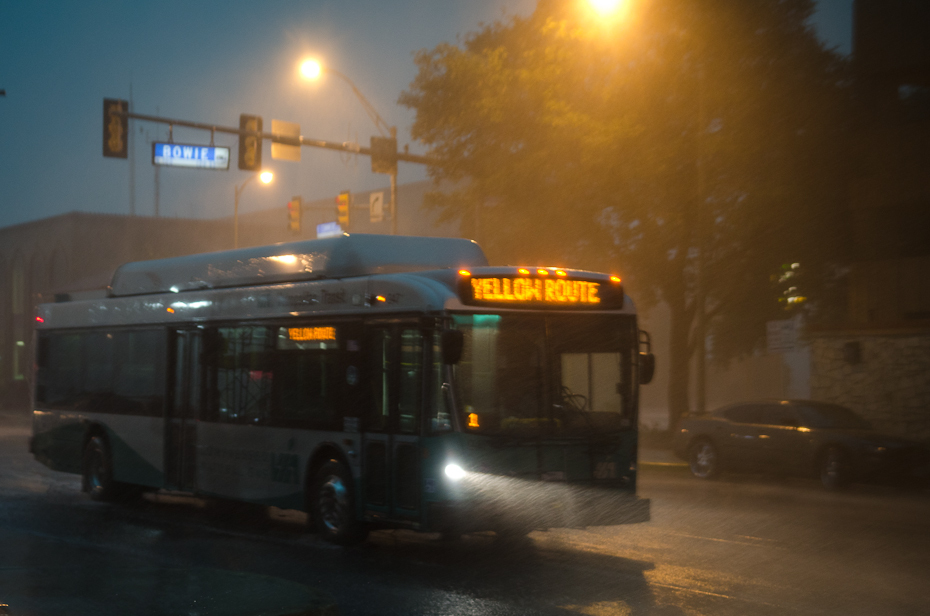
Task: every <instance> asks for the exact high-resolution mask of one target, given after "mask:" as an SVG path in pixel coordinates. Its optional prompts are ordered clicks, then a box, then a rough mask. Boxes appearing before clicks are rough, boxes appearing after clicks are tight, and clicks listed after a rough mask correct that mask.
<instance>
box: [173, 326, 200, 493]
mask: <svg viewBox="0 0 930 616" xmlns="http://www.w3.org/2000/svg"><path fill="white" fill-rule="evenodd" d="M201 344H202V341H201V336H200V332H199V331H196V330H178V331H176V332H175V334H174V373H173V375H172V379H171V383H172V388H171V389H172V391H171V392H170V397H169V404H168V421H167V427H166V431H167V434H166V438H165V487H166V488H168V489H171V490H185V491H193V490H194V488H195V485H194V477H195V468H196V467H195V463H196V460H195V452H196V444H197V415H198V409H199V408H200V351H201Z"/></svg>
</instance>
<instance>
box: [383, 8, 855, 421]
mask: <svg viewBox="0 0 930 616" xmlns="http://www.w3.org/2000/svg"><path fill="white" fill-rule="evenodd" d="M624 6H625V7H626V10H624V11H622V12H621V13H619V14H616V15H613V16H610V17H606V18H605V17H599V16H597V15H596V14H595V13H594V12H593V11H591V10H590V9H588V8H587V3H585V2H579V1H578V0H540V1H539V4H538V6H537V7H536V10H535V11H534V13H533V14H532V15H530V16H529V17H526V18H519V17H512V18H509V19H507V20H505V21H500V22H495V23H493V24H490V25H486V26H483V27H482V28H481V29H480V30H479V31H477V32H474V33H472V34H470V35H468V36H467V37H465V38H464V39H463V41H462V42H461V43H460V44H459V45H452V44H442V45H439V46H438V47H436V48H435V49H433V50H429V51H421V52H419V53H418V54H417V56H416V63H417V65H418V67H419V72H418V75H417V77H416V78H415V80H414V81H413V83H412V84H411V85H410V87H409V89H408V90H407V91H406V92H404V93H403V94H402V96H401V99H400V102H401V104H404V105H406V106H408V107H411V108H413V109H415V110H416V121H415V123H414V126H413V136H414V138H416V139H419V140H421V141H422V142H424V143H426V144H427V145H428V146H429V148H430V153H431V154H432V156H434V157H436V158H437V160H438V164H437V165H436V166H435V167H433V169H432V171H431V173H432V175H433V177H434V179H436V180H437V181H441V180H452V181H453V182H455V184H454V186H456V188H455V189H454V190H453V191H451V192H441V191H435V192H433V193H431V195H430V201H431V203H433V204H434V205H435V206H436V207H440V208H442V209H443V210H444V213H445V214H446V215H447V216H449V217H459V218H461V219H462V221H463V223H464V228H465V229H466V230H470V231H471V233H472V235H473V236H474V237H476V238H477V239H478V240H479V241H480V242H481V243H482V245H484V246H485V248H486V250H487V251H488V252H489V254H490V256H491V258H492V259H493V260H495V261H497V262H509V263H514V264H518V263H534V264H535V263H547V264H558V265H563V264H564V265H572V266H573V267H574V266H578V265H581V266H584V267H589V268H592V269H599V270H607V271H611V272H619V273H621V274H622V275H623V277H624V279H625V280H626V281H627V283H628V286H629V287H630V288H631V289H633V290H634V293H635V296H636V297H637V298H640V299H641V304H644V305H645V306H649V305H651V304H653V303H655V302H657V301H664V302H665V303H667V305H668V307H669V310H670V315H671V324H670V338H671V343H670V348H669V350H668V352H669V358H670V374H669V392H668V393H669V400H668V402H669V412H670V419H671V421H672V422H674V421H675V420H676V419H677V418H678V417H679V416H680V415H681V414H682V413H684V412H686V411H687V409H688V407H689V396H688V382H689V374H690V372H689V371H690V364H691V358H692V357H693V355H694V353H695V351H696V350H698V352H701V351H702V350H703V344H702V341H703V340H708V339H709V340H710V341H711V345H710V346H711V350H710V354H711V355H712V356H713V357H714V358H715V359H717V360H721V361H726V360H729V359H730V358H732V357H734V356H737V355H739V354H741V353H747V352H750V351H752V350H753V349H754V348H756V347H757V346H758V345H759V344H760V341H761V340H762V339H763V337H764V333H765V321H766V320H768V319H771V318H779V315H780V314H783V313H781V312H780V311H781V310H782V309H783V307H784V304H780V303H779V302H778V301H776V299H777V298H776V295H777V293H779V292H781V289H779V288H777V285H776V284H774V283H773V279H772V277H773V276H774V275H777V273H778V272H779V271H780V268H781V266H782V265H783V264H784V263H786V262H787V263H801V264H802V267H801V270H800V271H803V272H804V273H805V276H806V278H807V281H806V283H807V289H806V294H807V295H813V296H816V295H817V289H819V288H820V287H821V286H822V283H823V282H824V281H825V280H826V279H827V273H828V272H829V271H830V270H829V267H830V266H831V260H832V259H833V258H835V256H836V255H837V254H838V250H839V245H840V242H841V239H840V238H841V237H842V233H841V231H842V225H841V222H840V221H841V220H843V217H842V216H841V208H842V207H843V205H844V203H845V199H844V192H845V190H844V186H845V178H844V165H843V163H842V161H843V160H844V157H843V152H844V147H845V144H844V143H843V134H844V129H845V125H844V118H845V117H846V110H847V105H846V102H845V100H846V95H847V91H848V88H847V87H846V77H845V75H846V66H845V63H844V62H843V60H842V59H841V58H839V57H838V56H837V55H836V54H834V53H832V52H831V51H829V50H826V49H824V48H823V46H822V45H821V43H820V42H819V41H818V40H817V38H816V37H815V35H814V33H813V32H812V30H811V28H810V27H809V26H808V25H807V24H808V20H809V18H810V16H811V13H812V2H811V1H810V0H627V2H626V3H625V4H624ZM795 295H797V293H796V294H795ZM701 308H703V310H704V315H703V316H704V322H705V323H706V330H705V331H706V335H705V336H701V335H699V332H700V331H701V329H700V327H697V326H696V324H700V323H701V318H700V317H701V315H700V312H699V310H700V309H701Z"/></svg>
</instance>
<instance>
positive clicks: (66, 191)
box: [0, 0, 853, 227]
mask: <svg viewBox="0 0 930 616" xmlns="http://www.w3.org/2000/svg"><path fill="white" fill-rule="evenodd" d="M577 1H582V0H577ZM852 1H853V0H820V1H819V2H818V11H817V14H816V15H815V17H814V19H813V24H812V25H813V26H814V27H815V29H816V30H817V32H818V34H819V36H820V37H821V38H822V39H823V40H824V42H825V43H826V44H827V45H828V46H829V47H835V48H836V49H838V50H839V51H840V52H842V53H849V52H850V47H851V29H852V15H851V13H852ZM535 4H536V3H535V0H389V1H386V0H299V1H296V0H265V1H262V2H259V1H256V0H180V1H176V0H146V1H140V0H136V1H133V0H73V1H70V2H65V1H49V0H0V89H5V90H6V96H5V97H0V227H6V226H10V225H15V224H19V223H23V222H28V221H33V220H38V219H42V218H47V217H51V216H56V215H60V214H64V213H67V212H71V211H84V212H100V213H112V214H129V213H130V212H131V211H134V212H135V214H137V215H141V216H152V215H154V213H155V210H154V205H155V198H154V195H155V172H154V167H153V165H152V164H151V145H150V143H151V141H153V140H161V141H165V140H167V127H166V126H165V125H163V124H155V123H149V122H140V121H131V122H130V129H131V132H132V135H133V143H132V146H133V147H132V157H131V159H130V160H122V159H110V158H104V157H103V156H102V114H103V99H104V98H120V99H130V98H131V100H132V105H133V110H134V111H135V112H137V113H142V114H148V115H158V116H161V117H166V118H174V119H180V120H187V121H193V122H203V123H208V124H212V125H220V126H233V127H236V126H238V122H239V114H241V113H250V114H255V115H260V116H262V118H263V119H264V124H265V130H266V131H269V130H270V127H271V120H272V119H278V120H285V121H288V122H295V123H298V124H300V128H301V134H302V135H303V136H305V137H311V138H314V139H323V140H327V141H336V142H343V141H357V142H358V143H359V144H360V145H362V146H367V145H368V143H369V138H370V137H371V136H372V135H377V134H378V133H377V132H376V129H375V127H374V124H373V123H372V121H371V120H370V119H369V117H368V116H367V115H366V114H365V112H364V109H363V108H362V106H361V104H360V103H359V102H358V100H357V99H356V98H355V96H354V94H353V93H352V91H351V89H350V88H349V87H348V86H347V85H346V84H345V83H343V82H341V81H339V80H337V79H335V78H332V77H328V78H326V79H323V80H321V81H319V82H316V83H308V82H306V81H304V80H302V79H301V78H300V77H299V72H298V67H299V64H300V62H301V61H302V60H303V59H305V58H307V57H310V56H313V57H316V58H319V59H320V60H321V61H323V62H324V63H325V64H327V65H328V66H331V67H332V68H334V69H336V70H338V71H340V72H342V73H344V74H345V75H347V76H348V77H349V78H350V79H351V80H352V81H354V82H355V84H356V85H357V86H358V88H359V89H360V90H361V91H362V92H363V93H364V94H365V96H366V98H368V99H369V100H370V102H371V103H372V105H373V106H374V107H375V108H376V109H377V110H378V111H379V113H380V114H381V116H383V117H384V119H385V120H386V121H387V122H388V124H390V125H395V126H397V128H398V143H399V145H400V147H403V145H404V144H409V145H410V151H411V153H418V154H421V153H425V149H424V148H423V146H422V145H420V144H417V143H415V142H413V141H412V140H411V138H410V132H409V130H410V127H411V125H412V123H413V120H414V114H413V112H412V111H411V110H408V109H406V108H404V107H401V106H399V105H398V104H397V99H398V97H399V96H400V94H401V92H403V91H404V90H405V89H406V88H407V87H408V86H409V84H410V82H411V81H412V80H413V78H414V77H415V75H416V66H415V64H414V54H415V53H416V52H417V51H418V50H422V49H432V48H434V47H435V46H436V45H438V44H440V43H443V42H452V43H455V42H456V41H457V40H460V38H461V37H462V36H464V35H467V33H469V32H473V31H475V30H477V29H478V28H479V26H480V24H481V23H489V22H492V21H494V20H496V19H500V18H501V17H504V16H506V15H512V14H516V15H526V14H529V13H530V12H531V11H532V10H533V8H534V7H535ZM173 137H174V141H175V142H177V143H194V144H200V145H207V144H209V141H210V134H209V133H208V132H205V131H196V130H191V129H183V128H175V129H174V132H173ZM236 141H237V138H236V137H235V136H232V135H223V134H217V135H216V137H215V144H216V145H223V146H229V147H230V148H231V158H232V162H231V165H230V170H229V171H206V170H188V169H174V168H162V169H161V170H160V171H159V176H160V177H159V205H160V208H159V211H160V215H162V216H169V217H195V218H218V217H223V216H229V215H231V214H232V208H233V200H234V192H235V187H236V185H238V184H241V183H242V182H244V181H245V180H246V179H248V177H249V172H246V171H240V170H238V169H237V168H236V160H237V159H236V156H237V149H236ZM301 155H302V159H301V161H300V162H299V163H298V162H289V161H280V160H272V159H271V153H270V148H269V145H268V144H267V142H266V144H265V146H264V151H263V163H264V166H265V167H267V168H269V169H270V170H272V171H273V172H274V173H275V179H274V181H273V182H272V183H271V184H269V185H267V186H265V185H261V184H259V183H258V182H253V183H250V184H249V185H248V186H247V187H246V188H245V189H244V190H243V191H242V193H241V199H240V211H242V212H249V211H254V210H260V209H269V208H273V207H275V206H280V207H281V208H282V211H284V208H285V204H286V203H287V201H288V200H289V199H290V198H291V196H292V195H301V196H303V198H304V199H305V200H314V199H320V198H324V197H330V196H334V195H335V194H336V193H338V192H339V191H342V190H350V191H366V190H371V189H375V188H380V187H384V186H387V184H388V177H387V176H385V175H378V174H373V173H371V170H370V162H369V159H368V158H367V157H364V156H358V157H351V156H345V155H343V154H340V153H338V152H332V151H326V150H320V149H316V148H307V147H304V148H302V152H301ZM426 178H427V175H426V172H425V170H424V169H423V168H422V166H420V165H415V164H407V163H401V164H400V168H399V174H398V182H399V183H408V182H414V181H419V180H424V179H426ZM133 185H134V190H130V187H131V186H133ZM282 220H283V218H282ZM282 224H283V223H282Z"/></svg>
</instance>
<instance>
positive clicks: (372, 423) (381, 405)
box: [365, 329, 391, 432]
mask: <svg viewBox="0 0 930 616" xmlns="http://www.w3.org/2000/svg"><path fill="white" fill-rule="evenodd" d="M370 342H371V345H370V350H369V356H368V360H369V362H370V370H371V407H370V409H369V412H368V419H367V421H366V422H365V428H366V429H367V430H371V431H373V432H384V431H385V430H387V428H388V420H389V419H390V413H391V404H390V391H391V388H390V375H391V331H390V330H389V329H376V330H373V331H372V332H371V337H370Z"/></svg>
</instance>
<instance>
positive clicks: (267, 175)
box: [233, 170, 274, 248]
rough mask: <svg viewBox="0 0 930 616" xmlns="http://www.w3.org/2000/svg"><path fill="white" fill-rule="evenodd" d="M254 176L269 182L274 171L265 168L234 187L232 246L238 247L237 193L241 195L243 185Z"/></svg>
mask: <svg viewBox="0 0 930 616" xmlns="http://www.w3.org/2000/svg"><path fill="white" fill-rule="evenodd" d="M255 178H258V181H259V182H261V183H262V184H270V183H271V181H272V180H273V179H274V173H272V172H271V171H268V170H265V171H262V172H260V173H256V174H253V175H250V176H249V177H247V178H246V179H245V181H244V182H243V183H242V184H239V185H237V186H236V187H235V189H236V190H235V194H236V198H235V204H234V205H233V248H239V195H241V194H242V191H243V190H245V187H246V186H248V185H249V182H251V181H252V180H254V179H255Z"/></svg>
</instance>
